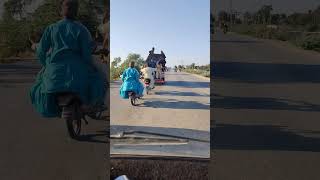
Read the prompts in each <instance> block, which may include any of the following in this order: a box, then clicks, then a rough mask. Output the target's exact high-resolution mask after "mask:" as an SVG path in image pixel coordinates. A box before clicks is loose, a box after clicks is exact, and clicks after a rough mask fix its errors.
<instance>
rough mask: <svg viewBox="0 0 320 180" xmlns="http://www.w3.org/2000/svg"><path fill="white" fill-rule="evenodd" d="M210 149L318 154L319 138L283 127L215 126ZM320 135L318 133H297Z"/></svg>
mask: <svg viewBox="0 0 320 180" xmlns="http://www.w3.org/2000/svg"><path fill="white" fill-rule="evenodd" d="M211 132H212V133H211V136H210V138H211V142H213V143H211V149H213V150H214V149H216V150H219V149H229V150H280V151H311V152H320V138H315V137H306V136H302V135H299V134H297V133H294V132H290V130H288V129H286V128H285V127H283V126H270V125H233V124H217V125H216V126H215V127H214V128H212V129H211ZM298 133H306V134H318V135H319V134H320V132H313V131H308V132H303V131H302V132H298Z"/></svg>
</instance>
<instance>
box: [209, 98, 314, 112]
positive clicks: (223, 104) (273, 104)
mask: <svg viewBox="0 0 320 180" xmlns="http://www.w3.org/2000/svg"><path fill="white" fill-rule="evenodd" d="M211 98H212V102H213V103H212V104H213V107H214V108H222V109H265V110H294V111H320V105H316V104H311V103H307V102H304V101H292V100H288V99H276V98H264V97H232V96H220V95H218V94H213V96H212V97H211Z"/></svg>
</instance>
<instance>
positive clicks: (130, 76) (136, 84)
mask: <svg viewBox="0 0 320 180" xmlns="http://www.w3.org/2000/svg"><path fill="white" fill-rule="evenodd" d="M121 79H122V82H123V83H122V85H121V88H120V96H121V97H122V98H123V99H128V98H129V96H128V91H134V92H135V93H136V94H137V96H138V97H142V96H143V90H144V87H143V84H142V83H141V82H140V80H139V79H140V73H139V71H138V70H137V69H136V68H134V62H131V63H130V67H129V68H128V69H126V70H125V71H124V72H123V74H122V77H121Z"/></svg>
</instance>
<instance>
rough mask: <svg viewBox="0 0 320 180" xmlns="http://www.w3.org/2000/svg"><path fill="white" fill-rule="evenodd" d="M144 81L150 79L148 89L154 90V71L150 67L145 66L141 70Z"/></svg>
mask: <svg viewBox="0 0 320 180" xmlns="http://www.w3.org/2000/svg"><path fill="white" fill-rule="evenodd" d="M141 72H142V74H143V77H144V79H150V85H149V86H150V88H151V89H153V88H154V76H153V74H154V70H153V69H152V68H151V67H148V65H147V64H144V65H143V69H141Z"/></svg>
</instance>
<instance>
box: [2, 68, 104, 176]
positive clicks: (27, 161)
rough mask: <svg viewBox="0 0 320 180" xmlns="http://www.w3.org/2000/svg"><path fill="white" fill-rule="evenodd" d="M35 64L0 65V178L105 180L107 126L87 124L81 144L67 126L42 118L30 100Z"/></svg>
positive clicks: (57, 120) (91, 121)
mask: <svg viewBox="0 0 320 180" xmlns="http://www.w3.org/2000/svg"><path fill="white" fill-rule="evenodd" d="M38 71H39V65H38V63H34V62H19V63H14V64H7V65H4V64H2V65H0V92H1V93H0V107H1V108H0V114H1V116H0V119H1V125H0V179H4V180H5V179H8V180H9V179H10V180H11V179H33V180H38V179H39V180H43V179H48V180H67V179H68V180H82V179H83V180H88V179H106V177H107V171H108V170H109V168H108V167H107V163H106V158H107V157H108V156H109V146H108V145H107V135H108V133H107V132H108V129H109V127H108V126H107V121H105V120H104V121H103V120H100V121H96V120H89V125H87V126H84V128H83V129H84V131H83V133H84V135H85V138H84V140H83V141H74V140H72V139H70V138H69V137H68V134H67V130H66V125H65V122H64V121H62V120H61V119H45V118H42V117H40V116H39V114H37V113H36V112H35V110H34V109H33V107H32V106H31V103H30V98H29V95H28V92H29V89H30V87H31V85H32V83H33V82H34V79H35V76H36V74H37V72H38Z"/></svg>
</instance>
